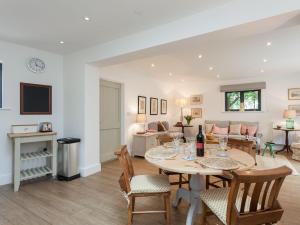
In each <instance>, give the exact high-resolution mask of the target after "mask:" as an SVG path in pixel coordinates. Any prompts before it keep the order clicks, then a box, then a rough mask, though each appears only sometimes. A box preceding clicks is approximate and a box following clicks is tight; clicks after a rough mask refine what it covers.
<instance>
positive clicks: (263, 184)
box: [200, 166, 292, 225]
mask: <svg viewBox="0 0 300 225" xmlns="http://www.w3.org/2000/svg"><path fill="white" fill-rule="evenodd" d="M291 173H292V170H291V169H290V168H288V167H286V166H283V167H279V168H276V169H270V170H260V171H256V170H255V171H254V170H253V171H234V172H233V176H234V178H233V180H232V183H231V187H230V188H215V189H210V190H206V191H203V192H201V193H200V198H201V200H202V202H203V213H202V215H201V223H200V224H202V225H208V224H209V223H208V221H207V215H208V209H210V211H211V212H212V213H213V214H214V215H215V216H216V217H217V219H218V220H219V223H218V224H224V225H263V224H265V225H271V224H274V223H277V222H278V221H280V219H281V217H282V214H283V212H284V210H283V208H282V207H281V205H280V204H279V202H278V200H277V198H278V194H279V191H280V188H281V186H282V183H283V181H284V179H285V177H286V176H288V175H290V174H291ZM214 224H216V223H214Z"/></svg>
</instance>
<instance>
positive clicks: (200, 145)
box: [196, 125, 204, 157]
mask: <svg viewBox="0 0 300 225" xmlns="http://www.w3.org/2000/svg"><path fill="white" fill-rule="evenodd" d="M196 149H197V156H199V157H203V156H204V135H203V134H202V125H199V133H198V134H197V137H196Z"/></svg>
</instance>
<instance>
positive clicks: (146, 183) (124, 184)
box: [115, 145, 171, 225]
mask: <svg viewBox="0 0 300 225" xmlns="http://www.w3.org/2000/svg"><path fill="white" fill-rule="evenodd" d="M115 155H117V157H118V159H119V162H120V164H121V167H122V171H123V172H122V174H121V176H120V179H119V184H120V187H121V190H122V192H123V193H124V195H125V197H126V199H127V200H128V221H127V222H128V225H132V221H133V215H136V214H153V213H162V214H164V216H165V220H166V225H170V224H171V218H170V217H171V203H170V195H171V191H170V190H171V189H170V184H169V179H168V177H167V176H166V175H135V174H134V168H133V164H132V160H131V156H130V155H129V153H128V151H127V146H126V145H124V146H121V149H120V150H119V151H117V152H115ZM153 196H158V197H163V204H164V210H155V211H136V210H135V200H136V198H138V197H153Z"/></svg>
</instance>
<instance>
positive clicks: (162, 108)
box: [160, 99, 168, 114]
mask: <svg viewBox="0 0 300 225" xmlns="http://www.w3.org/2000/svg"><path fill="white" fill-rule="evenodd" d="M167 111H168V102H167V100H165V99H161V100H160V114H167Z"/></svg>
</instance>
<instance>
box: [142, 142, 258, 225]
mask: <svg viewBox="0 0 300 225" xmlns="http://www.w3.org/2000/svg"><path fill="white" fill-rule="evenodd" d="M166 148H168V149H170V146H168V147H164V146H157V147H155V148H152V149H149V150H148V151H147V152H146V154H145V159H146V160H147V161H148V162H149V163H151V164H152V165H154V166H156V167H158V168H161V169H163V170H167V171H171V172H177V173H183V174H190V175H191V179H190V183H189V186H190V190H188V189H186V188H179V189H178V190H177V193H176V198H175V200H174V202H173V207H177V206H178V205H179V203H180V200H181V199H184V200H185V201H187V202H188V203H189V209H188V214H187V219H186V225H192V224H193V221H194V217H195V215H196V214H198V213H199V214H200V213H202V203H201V200H200V192H201V191H203V190H205V180H206V179H205V176H207V175H222V174H223V172H224V171H223V170H219V169H212V168H209V167H207V166H203V165H202V164H200V163H198V162H197V158H198V157H197V158H196V159H195V160H190V161H189V160H185V159H183V158H184V154H183V153H178V154H175V155H174V156H173V157H172V158H167V159H158V158H152V157H150V154H147V153H148V152H150V151H153V150H155V151H156V152H157V151H159V150H161V151H164V149H166ZM174 151H175V149H174ZM217 152H218V145H206V146H205V155H204V157H216V155H217ZM226 153H227V157H228V158H230V159H232V160H233V161H235V162H236V163H238V164H239V168H238V169H237V170H249V169H251V168H252V167H253V166H254V165H255V160H254V158H253V157H252V156H251V155H249V154H248V153H246V152H243V151H241V150H238V149H230V148H228V150H227V151H226ZM198 159H200V158H198Z"/></svg>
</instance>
